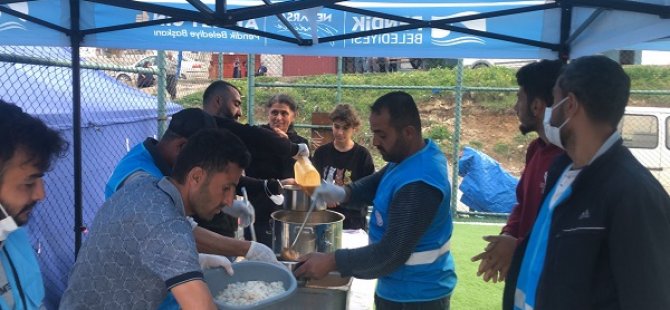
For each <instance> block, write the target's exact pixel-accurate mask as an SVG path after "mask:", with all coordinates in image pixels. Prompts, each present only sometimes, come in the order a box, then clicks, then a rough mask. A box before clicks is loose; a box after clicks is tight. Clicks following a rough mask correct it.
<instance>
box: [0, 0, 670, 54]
mask: <svg viewBox="0 0 670 310" xmlns="http://www.w3.org/2000/svg"><path fill="white" fill-rule="evenodd" d="M76 2H77V3H79V7H77V8H76V9H73V8H71V7H70V5H69V4H70V1H69V0H34V1H30V2H22V3H14V4H9V5H8V7H2V6H0V38H2V40H1V43H0V44H6V45H56V46H70V45H71V43H72V42H71V36H72V35H74V36H75V37H76V36H77V35H83V38H84V40H83V41H82V42H81V45H82V46H91V47H114V48H139V49H170V50H180V49H183V48H184V47H185V46H188V49H189V50H201V51H221V50H225V51H226V52H244V53H272V54H277V53H281V54H303V55H335V56H401V57H410V56H411V57H440V58H464V57H479V58H556V57H558V56H559V54H561V56H562V57H568V56H570V57H578V56H582V55H589V54H593V53H597V52H602V51H606V50H611V49H617V48H623V47H627V46H634V45H635V44H639V43H644V42H652V41H654V42H658V41H659V40H662V42H663V44H661V45H658V44H657V45H656V46H657V48H661V49H670V44H668V41H667V38H668V36H670V30H669V29H670V19H668V18H667V17H668V16H670V5H669V4H668V3H667V1H665V0H641V1H639V0H638V1H630V0H563V1H542V0H507V1H492V0H469V1H443V0H422V1H406V0H385V1H365V0H351V1H335V0H275V1H269V0H268V1H265V2H266V3H268V4H265V3H264V2H263V1H258V0H231V1H223V0H204V1H201V0H188V1H187V0H152V1H132V0H85V1H84V0H82V1H76ZM3 12H4V14H3ZM72 14H77V15H78V16H80V18H79V24H78V26H79V27H80V28H81V29H80V30H81V32H79V29H73V25H72V24H71V21H72V19H71V17H72ZM35 21H39V24H36V23H35ZM3 25H4V27H3Z"/></svg>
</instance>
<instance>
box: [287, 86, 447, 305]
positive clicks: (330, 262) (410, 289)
mask: <svg viewBox="0 0 670 310" xmlns="http://www.w3.org/2000/svg"><path fill="white" fill-rule="evenodd" d="M371 110H372V113H370V129H371V130H372V133H373V135H374V136H373V140H372V143H373V144H374V146H375V147H377V149H378V150H379V152H380V153H381V155H382V157H383V158H384V160H386V161H387V162H388V164H387V165H386V166H385V167H384V168H382V169H381V170H380V171H378V172H376V173H374V174H371V175H369V176H367V177H365V178H362V179H360V180H358V181H356V182H353V183H350V184H349V185H346V186H344V187H341V186H337V185H333V184H329V183H324V184H322V185H321V186H320V187H319V188H317V189H316V191H315V193H314V197H313V199H316V200H317V201H325V202H326V203H342V202H365V203H368V204H372V205H373V206H374V209H373V213H372V216H371V217H370V223H369V234H370V245H368V246H365V247H362V248H358V249H341V250H337V251H336V252H335V253H327V254H326V253H311V254H307V255H306V256H305V257H302V258H301V259H300V260H301V261H304V264H303V265H302V266H301V267H299V268H298V269H297V270H296V271H295V275H296V276H298V277H300V276H306V277H309V278H317V279H318V278H321V277H324V276H325V275H327V274H328V272H330V271H333V270H337V271H339V272H340V273H341V274H342V276H354V277H357V278H363V279H372V278H378V281H377V289H376V292H375V308H376V309H378V310H387V309H424V310H432V309H449V303H450V296H451V293H452V292H453V289H454V287H455V286H456V273H455V271H454V259H453V257H452V256H451V252H450V251H449V248H450V239H451V232H452V228H453V224H452V220H451V210H450V208H449V200H450V197H451V191H450V186H449V179H448V177H447V170H448V169H447V159H446V157H445V156H444V153H442V151H441V150H440V148H439V147H438V146H437V145H436V144H435V143H434V142H433V141H431V140H429V139H423V137H422V135H421V118H420V116H419V110H418V109H417V107H416V103H414V99H412V96H410V95H409V94H407V93H404V92H391V93H388V94H386V95H384V96H381V97H380V98H379V99H377V101H375V103H374V104H373V105H372V108H371Z"/></svg>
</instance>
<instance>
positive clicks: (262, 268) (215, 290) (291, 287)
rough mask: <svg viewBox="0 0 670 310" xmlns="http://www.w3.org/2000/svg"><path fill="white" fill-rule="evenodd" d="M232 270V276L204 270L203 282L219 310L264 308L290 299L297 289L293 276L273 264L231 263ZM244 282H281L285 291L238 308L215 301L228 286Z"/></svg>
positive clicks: (217, 271)
mask: <svg viewBox="0 0 670 310" xmlns="http://www.w3.org/2000/svg"><path fill="white" fill-rule="evenodd" d="M233 270H235V274H234V275H232V276H230V275H228V273H226V271H225V270H224V269H223V268H213V269H205V270H204V275H205V282H207V286H208V287H209V291H210V292H211V293H212V297H214V303H215V304H216V305H217V307H218V308H219V309H260V308H264V307H267V306H269V305H271V304H273V303H277V302H280V301H282V300H284V299H286V298H288V297H290V296H291V295H292V294H293V293H295V290H296V288H297V287H298V284H297V282H296V280H295V277H294V276H293V274H292V273H291V272H290V271H288V270H287V269H286V268H282V267H281V266H277V265H275V264H271V263H266V262H249V261H244V262H239V263H233ZM246 281H265V282H275V281H281V282H282V283H283V284H284V288H285V289H286V291H285V292H283V293H281V294H279V295H276V296H272V297H270V298H267V299H265V300H261V301H260V302H258V303H255V304H252V305H244V306H238V305H231V304H227V303H225V302H219V301H217V300H216V296H218V295H219V294H221V292H223V290H225V289H226V288H227V287H228V284H231V283H237V282H246Z"/></svg>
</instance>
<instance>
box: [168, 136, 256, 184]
mask: <svg viewBox="0 0 670 310" xmlns="http://www.w3.org/2000/svg"><path fill="white" fill-rule="evenodd" d="M250 162H251V154H249V151H248V150H247V147H246V146H245V145H244V143H242V140H240V138H238V137H237V136H236V135H234V134H232V133H231V132H230V131H228V130H225V129H205V130H201V131H198V132H197V133H196V134H194V135H193V136H191V137H190V138H189V139H188V142H186V145H184V148H183V149H182V150H181V152H179V155H178V156H177V161H176V163H175V166H174V170H173V171H172V177H173V178H174V179H175V180H176V181H177V182H179V183H180V184H184V182H185V181H186V176H187V175H188V173H189V171H191V169H193V168H195V167H200V168H202V169H203V170H205V171H206V172H207V173H208V174H211V173H217V172H222V171H225V170H226V168H227V167H228V164H229V163H236V164H237V165H239V166H240V168H242V169H245V168H247V167H248V166H249V163H250Z"/></svg>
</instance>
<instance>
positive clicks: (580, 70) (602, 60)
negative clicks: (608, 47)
mask: <svg viewBox="0 0 670 310" xmlns="http://www.w3.org/2000/svg"><path fill="white" fill-rule="evenodd" d="M557 85H558V87H559V88H560V89H561V91H562V92H563V94H568V93H573V94H574V95H575V97H577V99H578V100H579V102H580V103H581V104H583V106H584V110H586V114H587V116H588V117H589V118H590V119H592V120H594V121H597V122H603V123H607V124H608V125H610V126H612V127H614V128H616V126H617V124H619V121H620V120H621V118H622V117H623V114H624V111H625V109H626V105H627V104H628V97H629V96H630V77H628V75H627V74H626V72H624V71H623V68H622V67H621V65H620V64H619V63H617V62H616V61H614V60H612V59H610V58H607V57H605V56H601V55H597V56H584V57H580V58H577V59H575V60H573V61H571V62H570V63H569V64H568V65H567V66H566V67H565V71H563V74H561V76H560V77H559V78H558V82H557Z"/></svg>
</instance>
